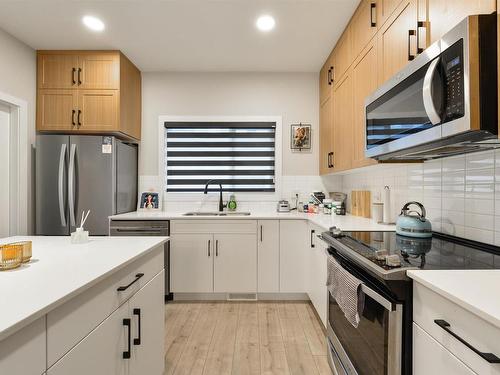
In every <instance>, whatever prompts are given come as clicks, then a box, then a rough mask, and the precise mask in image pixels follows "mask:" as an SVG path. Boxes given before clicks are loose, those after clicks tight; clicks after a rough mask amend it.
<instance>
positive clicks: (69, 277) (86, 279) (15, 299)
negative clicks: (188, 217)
mask: <svg viewBox="0 0 500 375" xmlns="http://www.w3.org/2000/svg"><path fill="white" fill-rule="evenodd" d="M23 240H31V241H33V257H32V260H31V262H30V263H26V264H25V265H21V267H19V268H16V269H13V270H9V271H2V272H0V296H1V297H0V298H1V299H2V304H1V308H0V341H1V340H3V339H4V338H6V337H7V336H9V335H10V334H12V333H14V332H15V331H17V330H19V329H21V328H22V327H24V326H26V325H28V324H29V323H31V322H33V321H35V320H36V319H38V318H40V317H42V316H43V315H45V314H46V313H48V312H49V311H51V310H53V309H54V308H55V307H57V306H59V305H61V304H62V303H64V302H65V301H67V300H69V299H70V298H72V297H74V296H75V295H77V294H79V293H81V292H83V291H84V290H86V289H88V288H89V287H91V286H93V285H94V284H96V283H98V282H99V281H100V280H103V279H104V278H106V277H107V276H109V275H110V274H112V273H113V272H116V271H117V270H119V269H121V268H122V267H124V266H126V265H127V264H129V263H131V262H133V261H134V260H136V259H138V258H140V257H141V256H143V255H146V254H147V253H148V252H150V251H151V250H152V249H154V248H155V247H156V246H158V245H159V244H162V243H164V242H165V241H166V240H168V237H91V238H90V241H89V242H88V243H86V244H80V245H72V244H71V243H70V237H39V236H37V237H10V238H3V239H0V244H1V243H8V242H15V241H23Z"/></svg>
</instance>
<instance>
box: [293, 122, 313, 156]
mask: <svg viewBox="0 0 500 375" xmlns="http://www.w3.org/2000/svg"><path fill="white" fill-rule="evenodd" d="M290 137H291V139H290V148H291V149H292V150H299V151H302V150H310V149H311V125H310V124H302V123H300V124H292V130H291V132H290Z"/></svg>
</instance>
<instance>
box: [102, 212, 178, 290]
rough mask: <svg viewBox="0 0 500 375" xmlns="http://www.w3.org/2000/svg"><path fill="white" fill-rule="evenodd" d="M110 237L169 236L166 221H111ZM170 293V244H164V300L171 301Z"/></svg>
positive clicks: (168, 223) (168, 224) (167, 222)
mask: <svg viewBox="0 0 500 375" xmlns="http://www.w3.org/2000/svg"><path fill="white" fill-rule="evenodd" d="M109 235H110V236H138V237H139V236H147V237H149V236H161V237H164V236H169V235H170V222H169V221H168V220H111V221H110V223H109ZM171 299H172V294H171V293H170V243H169V242H166V243H165V300H171Z"/></svg>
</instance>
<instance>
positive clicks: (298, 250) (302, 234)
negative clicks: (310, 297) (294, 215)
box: [279, 220, 311, 293]
mask: <svg viewBox="0 0 500 375" xmlns="http://www.w3.org/2000/svg"><path fill="white" fill-rule="evenodd" d="M310 240H311V238H310V236H309V235H308V224H307V221H305V220H280V271H279V272H280V292H287V293H307V268H306V264H307V262H308V253H307V248H308V247H309V246H310Z"/></svg>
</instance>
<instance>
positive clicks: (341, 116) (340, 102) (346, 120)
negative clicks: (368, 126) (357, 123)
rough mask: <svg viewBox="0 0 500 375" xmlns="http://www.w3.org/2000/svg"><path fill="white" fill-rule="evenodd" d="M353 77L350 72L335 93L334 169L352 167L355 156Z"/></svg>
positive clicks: (339, 169) (340, 169)
mask: <svg viewBox="0 0 500 375" xmlns="http://www.w3.org/2000/svg"><path fill="white" fill-rule="evenodd" d="M352 100H353V94H352V78H351V76H350V75H349V74H348V75H347V76H346V77H345V78H344V79H343V80H342V82H340V83H339V85H338V86H337V87H336V88H335V91H334V93H333V155H332V158H331V159H332V164H333V171H343V170H346V169H349V168H351V166H352V158H353V142H352V139H353V123H352V120H353V117H352V115H353V113H352V109H353V108H352Z"/></svg>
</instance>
